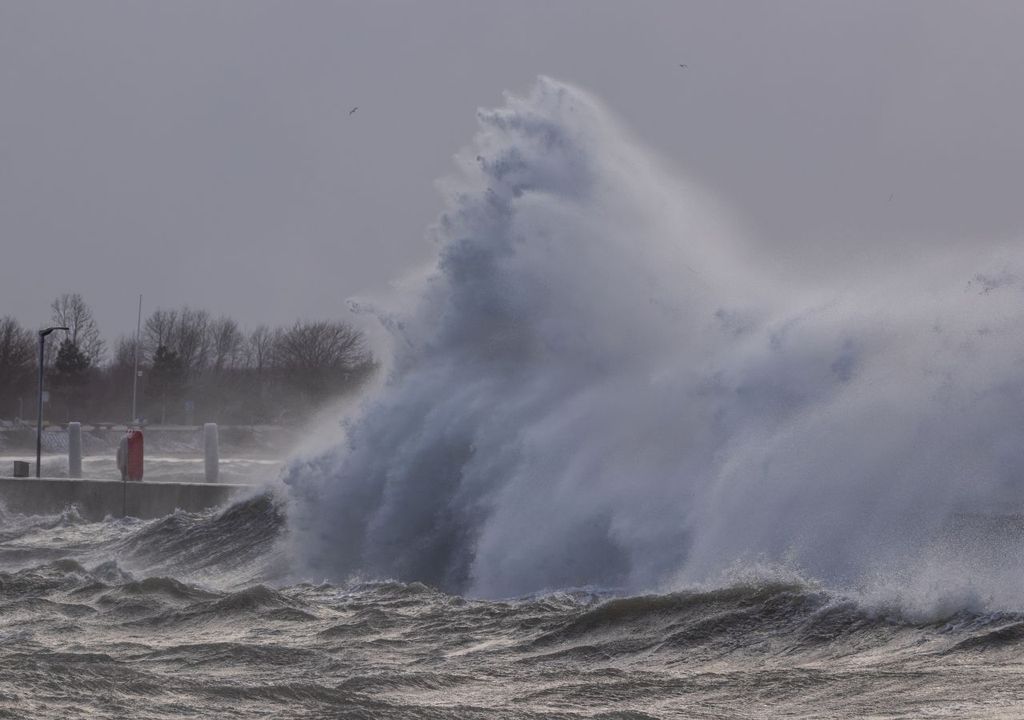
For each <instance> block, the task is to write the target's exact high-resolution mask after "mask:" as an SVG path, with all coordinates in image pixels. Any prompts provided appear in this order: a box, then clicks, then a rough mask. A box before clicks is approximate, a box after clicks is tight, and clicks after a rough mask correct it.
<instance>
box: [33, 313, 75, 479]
mask: <svg viewBox="0 0 1024 720" xmlns="http://www.w3.org/2000/svg"><path fill="white" fill-rule="evenodd" d="M54 330H63V331H64V332H68V328H66V327H48V328H46V329H45V330H40V331H39V405H38V407H39V412H38V413H37V414H36V477H39V464H40V462H41V461H42V459H43V346H44V345H45V344H46V336H47V335H49V334H50V333H52V332H53V331H54Z"/></svg>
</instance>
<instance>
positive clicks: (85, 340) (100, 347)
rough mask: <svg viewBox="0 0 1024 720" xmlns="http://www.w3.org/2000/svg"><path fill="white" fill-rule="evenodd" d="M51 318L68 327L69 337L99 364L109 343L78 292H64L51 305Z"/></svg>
mask: <svg viewBox="0 0 1024 720" xmlns="http://www.w3.org/2000/svg"><path fill="white" fill-rule="evenodd" d="M50 310H51V311H52V312H51V316H50V317H51V319H52V320H53V322H54V323H55V324H57V325H62V326H64V327H66V328H68V339H69V340H70V341H71V344H72V345H75V346H76V347H77V348H78V349H79V350H80V351H81V352H82V354H84V355H85V356H86V357H87V358H89V361H90V363H91V364H92V365H94V366H95V365H99V364H100V363H101V362H103V359H104V356H105V355H106V350H107V344H106V342H105V341H104V340H103V337H102V336H101V335H100V329H99V326H97V324H96V319H95V318H94V317H93V314H92V308H90V307H89V305H88V304H87V303H86V302H85V300H83V299H82V296H81V295H79V294H78V293H64V294H63V295H60V296H59V297H58V298H57V299H56V300H54V301H53V303H52V304H51V305H50Z"/></svg>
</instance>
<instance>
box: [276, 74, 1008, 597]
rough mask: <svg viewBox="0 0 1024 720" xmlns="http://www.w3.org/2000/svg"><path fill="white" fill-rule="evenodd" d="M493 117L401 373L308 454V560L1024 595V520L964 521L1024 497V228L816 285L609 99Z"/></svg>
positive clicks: (291, 477) (876, 593) (561, 93)
mask: <svg viewBox="0 0 1024 720" xmlns="http://www.w3.org/2000/svg"><path fill="white" fill-rule="evenodd" d="M479 122H480V131H479V133H478V134H477V136H476V138H475V139H474V142H473V144H472V146H471V147H470V148H468V149H467V150H465V151H464V152H463V153H461V154H460V155H459V157H458V165H459V173H458V175H457V177H456V178H454V179H451V180H449V181H447V182H446V183H445V185H444V190H445V194H446V202H447V210H446V211H445V213H444V214H443V216H442V217H441V219H440V220H439V222H438V224H437V226H436V227H435V228H434V229H433V231H432V232H433V235H434V240H435V242H436V244H437V261H436V265H435V267H433V268H432V269H431V271H430V272H429V273H428V274H427V275H426V276H425V277H422V278H420V279H418V280H416V281H415V282H412V283H409V284H408V285H407V286H405V287H404V288H403V289H402V291H401V292H400V293H399V297H397V298H394V299H392V301H391V302H390V303H389V304H386V305H383V306H375V307H373V308H372V311H373V312H375V313H377V315H378V317H379V318H380V319H381V321H382V324H383V325H384V326H385V327H386V328H387V329H388V331H389V333H390V336H391V340H392V343H391V346H392V352H391V359H390V368H389V376H388V378H387V381H386V382H385V383H383V384H382V386H381V387H379V388H378V389H377V390H376V391H375V392H374V393H373V395H372V396H371V397H370V398H368V399H367V401H366V403H365V405H364V406H363V407H362V408H361V410H360V411H359V412H358V413H356V414H355V415H353V416H352V417H350V418H349V419H348V420H347V422H346V425H345V427H344V428H343V430H339V431H338V434H339V440H338V442H337V444H336V445H335V446H334V447H333V448H332V449H330V450H328V451H326V452H321V453H319V454H317V455H315V456H313V457H302V458H297V459H295V460H293V461H292V463H291V464H290V466H289V469H288V470H287V472H286V474H285V479H286V482H287V483H288V485H289V495H290V506H289V511H288V523H289V528H290V542H291V551H292V553H293V554H294V557H295V560H296V562H297V563H298V565H297V567H298V572H299V573H300V574H303V575H305V576H307V577H311V578H315V579H320V578H324V577H326V578H329V579H333V580H344V579H346V578H349V577H352V576H361V577H368V578H392V579H397V580H402V581H414V580H415V581H423V582H426V583H428V584H431V585H435V586H438V587H440V588H442V589H445V590H448V591H455V592H460V593H467V594H471V595H477V596H485V597H508V596H516V595H522V594H527V593H533V592H539V591H544V590H554V589H560V588H569V587H580V586H594V587H599V588H602V589H608V588H611V589H621V590H622V591H624V592H634V593H635V592H643V591H652V590H653V591H664V590H670V589H677V588H681V587H692V586H694V585H701V584H710V585H718V584H724V583H728V582H730V578H735V577H736V575H737V573H739V574H741V575H742V574H743V573H744V572H750V571H753V572H759V571H757V570H756V568H764V567H768V568H772V570H771V571H770V572H772V573H780V572H788V573H793V574H795V575H796V576H798V577H800V578H802V579H803V581H808V582H818V583H822V584H824V585H826V586H828V587H830V588H838V589H842V590H844V591H851V592H857V593H860V594H861V595H862V596H863V597H865V598H868V599H874V600H878V601H880V602H883V603H888V602H895V603H897V604H899V605H900V606H901V607H903V608H904V609H905V610H910V611H920V612H923V613H925V614H927V613H930V612H933V611H934V610H935V609H948V608H949V607H964V606H970V607H972V608H974V609H985V610H999V609H1007V610H1020V609H1024V572H1022V570H1024V567H1022V564H1024V563H1022V562H1021V561H1018V560H1016V559H1015V558H1016V557H1017V556H1020V554H1021V553H1020V551H1021V550H1022V549H1024V548H1022V542H1021V533H1019V532H1016V533H1008V532H1001V531H999V530H998V528H996V529H994V530H993V528H991V527H987V529H984V530H978V527H977V525H976V524H974V525H972V524H970V523H967V524H964V523H963V522H961V521H960V520H957V518H963V517H966V516H969V515H970V514H972V513H975V514H979V513H980V514H982V515H984V516H985V517H991V516H993V515H994V514H996V513H1013V512H1021V511H1024V485H1022V483H1024V442H1022V435H1024V284H1022V283H1021V280H1020V278H1021V277H1024V275H1022V274H1021V272H1022V270H1024V250H1022V249H1021V247H1020V244H1019V243H1017V244H1013V245H1007V246H1005V247H1004V248H1003V249H1002V250H1001V251H1000V252H999V253H998V254H996V255H992V256H985V257H978V256H973V255H964V254H961V255H944V256H934V257H922V258H920V261H919V262H918V263H915V265H914V266H913V267H903V266H900V267H897V266H892V267H887V266H882V267H880V268H878V270H877V272H876V273H875V274H874V275H873V276H872V277H870V278H866V279H865V278H851V280H850V283H849V284H848V285H847V286H845V287H842V288H836V289H834V290H833V291H828V292H822V291H821V290H820V289H818V290H812V289H810V288H799V287H793V286H791V285H787V284H784V283H781V282H777V281H776V280H775V279H774V278H772V277H771V275H770V273H767V272H766V271H765V270H764V269H763V268H758V267H751V266H750V264H749V263H748V261H747V260H746V259H745V253H744V247H745V242H752V241H750V240H746V241H745V240H743V239H741V238H739V237H738V236H737V234H736V233H735V232H734V231H733V230H732V229H731V227H730V224H729V223H728V222H727V220H726V219H725V218H724V217H723V213H722V211H720V210H717V209H716V208H715V204H714V203H713V202H712V201H711V199H710V198H709V197H707V196H705V195H703V194H702V193H701V192H700V191H699V190H697V189H695V188H694V187H692V186H690V185H688V184H687V183H685V182H683V181H681V180H680V179H678V178H675V177H673V176H672V175H671V173H669V172H667V171H666V170H665V169H663V168H662V167H661V166H660V164H659V163H658V161H657V160H656V159H655V158H653V157H652V155H651V154H650V153H649V152H648V151H646V150H644V149H642V148H640V147H638V146H637V145H636V144H635V143H634V142H633V141H632V140H631V139H630V138H629V136H628V134H626V133H625V132H624V131H623V130H622V129H621V128H620V127H619V126H618V125H617V123H616V121H615V120H614V118H613V117H612V116H611V115H610V114H609V113H608V112H607V111H606V110H605V109H604V108H603V107H602V106H601V104H600V103H599V102H598V101H597V100H595V99H594V98H593V97H591V96H589V95H587V94H586V93H584V92H582V91H580V90H578V89H576V88H573V87H571V86H568V85H565V84H562V83H560V82H556V81H554V80H550V79H546V78H541V79H540V80H539V81H538V83H537V84H536V86H535V87H534V89H533V90H532V91H531V93H530V94H529V96H528V97H524V98H520V97H513V96H509V97H508V98H507V100H506V103H505V105H504V106H503V107H501V108H499V109H497V110H493V111H481V112H480V113H479ZM697 141H699V140H697ZM364 307H365V305H364ZM958 523H959V524H958ZM979 533H982V534H984V537H981V536H980V535H979ZM986 533H987V534H986ZM751 568H754V569H755V570H750V569H751Z"/></svg>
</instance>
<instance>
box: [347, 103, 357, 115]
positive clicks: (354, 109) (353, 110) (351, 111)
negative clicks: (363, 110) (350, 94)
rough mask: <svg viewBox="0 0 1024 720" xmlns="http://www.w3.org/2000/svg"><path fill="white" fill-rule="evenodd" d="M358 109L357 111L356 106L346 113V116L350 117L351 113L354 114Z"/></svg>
mask: <svg viewBox="0 0 1024 720" xmlns="http://www.w3.org/2000/svg"><path fill="white" fill-rule="evenodd" d="M358 109H359V106H358V105H356V106H355V107H354V108H352V109H351V110H349V111H348V114H349V115H351V114H352V113H354V112H355V111H356V110H358Z"/></svg>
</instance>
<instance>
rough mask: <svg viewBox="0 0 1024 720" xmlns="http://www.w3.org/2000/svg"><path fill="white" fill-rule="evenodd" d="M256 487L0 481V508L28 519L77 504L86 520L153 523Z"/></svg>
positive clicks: (217, 503)
mask: <svg viewBox="0 0 1024 720" xmlns="http://www.w3.org/2000/svg"><path fill="white" fill-rule="evenodd" d="M259 489H260V488H259V486H257V485H233V484H227V483H217V484H209V483H172V482H127V483H123V482H121V481H120V480H77V479H68V478H40V479H36V478H12V477H0V503H2V504H3V506H4V507H5V508H6V509H7V510H8V511H9V512H16V513H25V514H30V515H40V514H53V513H59V512H61V511H62V510H64V509H65V508H66V507H68V506H70V505H76V506H77V507H78V511H79V512H80V513H81V515H82V517H83V518H85V519H87V520H94V521H95V520H102V519H103V518H105V517H108V516H110V517H122V515H127V516H129V517H137V518H146V519H148V518H157V517H163V516H164V515H169V514H170V513H172V512H174V511H175V510H177V509H181V510H185V511H187V512H199V511H201V510H206V509H208V508H211V507H217V506H219V505H224V504H226V503H228V502H230V501H232V500H234V499H240V498H242V497H245V496H246V495H251V494H255V493H256V492H258V491H259Z"/></svg>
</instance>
